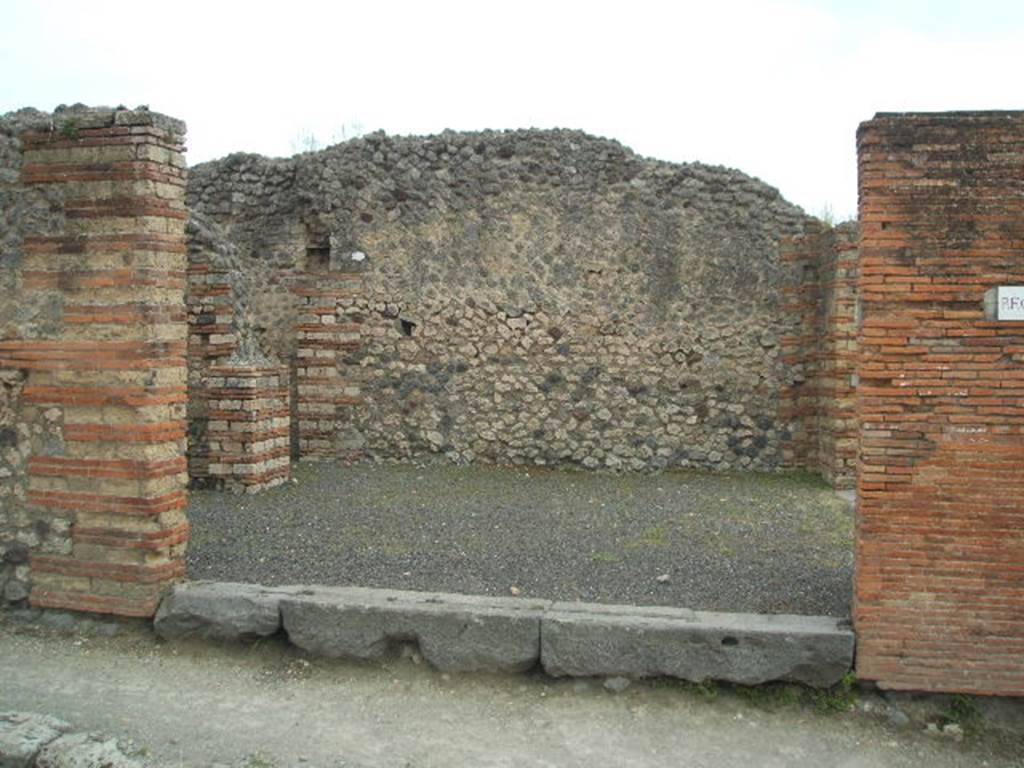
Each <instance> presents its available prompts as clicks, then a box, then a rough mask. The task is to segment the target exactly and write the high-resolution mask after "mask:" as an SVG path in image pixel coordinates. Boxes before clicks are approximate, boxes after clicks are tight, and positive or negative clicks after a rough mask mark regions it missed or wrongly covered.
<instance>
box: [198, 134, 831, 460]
mask: <svg viewBox="0 0 1024 768" xmlns="http://www.w3.org/2000/svg"><path fill="white" fill-rule="evenodd" d="M189 207H190V209H191V210H192V211H194V212H195V213H197V214H198V215H199V216H201V217H203V219H204V220H205V221H207V222H210V223H212V224H213V225H214V226H215V227H216V228H217V230H218V231H219V232H220V233H222V235H223V238H224V239H225V240H226V241H227V242H229V243H230V244H231V246H232V247H233V248H234V249H235V250H236V254H237V257H238V259H239V260H240V264H241V271H242V272H244V273H251V274H255V275H260V276H261V277H260V279H258V280H256V281H254V283H255V284H256V285H257V286H258V287H257V288H256V289H255V290H254V292H252V293H251V294H250V295H251V298H250V299H249V300H247V301H237V302H235V303H234V306H233V307H232V309H231V310H230V311H231V312H234V313H240V312H241V313H244V314H246V316H247V317H250V318H251V325H252V327H253V330H254V335H255V337H256V338H257V339H258V340H259V346H260V347H261V348H262V351H263V352H266V353H268V354H270V355H273V356H276V357H278V358H279V359H281V360H282V361H285V362H287V363H289V364H290V366H291V367H292V371H293V394H294V396H295V397H294V401H293V412H292V415H293V419H294V420H295V429H294V430H293V431H294V433H295V437H296V442H295V445H294V447H295V449H296V450H297V451H301V453H302V454H303V455H307V456H308V455H319V456H334V457H344V458H351V457H354V456H369V457H379V458H385V459H404V458H410V457H424V456H430V455H443V456H446V457H448V458H450V459H452V460H456V461H486V462H502V463H503V462H509V463H523V462H526V463H547V464H567V465H581V466H585V467H613V468H617V467H626V468H634V469H643V468H651V467H666V466H674V467H680V466H683V467H686V466H695V467H712V468H717V469H729V468H749V469H774V468H778V467H783V466H795V465H797V464H799V463H800V462H799V460H798V459H799V455H798V454H799V451H797V450H795V449H794V448H793V447H792V446H791V444H792V443H793V441H794V439H795V435H797V434H800V433H806V432H807V430H806V429H805V428H804V426H803V425H802V424H801V423H800V419H801V418H802V415H801V414H800V413H799V412H798V411H797V410H795V409H793V408H791V407H789V405H788V403H787V402H786V401H787V398H789V397H790V396H791V393H792V392H793V388H794V384H795V377H796V376H797V375H798V374H799V371H798V370H797V368H798V367H797V366H795V365H794V364H793V361H792V360H788V359H786V358H787V352H786V349H785V348H784V345H783V343H782V340H783V338H785V337H791V336H797V335H799V334H800V333H802V332H803V329H802V328H801V323H802V322H803V318H801V317H798V316H794V315H793V314H792V313H789V312H787V311H786V309H785V307H784V304H785V301H784V297H785V295H786V294H785V292H786V290H787V289H792V288H793V287H794V286H795V285H797V284H798V283H800V282H801V281H804V280H819V279H820V274H819V270H818V268H817V267H815V269H814V270H812V271H811V272H807V271H805V270H804V269H802V267H800V266H798V265H794V264H793V263H792V262H789V261H786V260H784V259H783V258H782V255H781V254H782V247H781V245H780V243H781V241H782V239H783V238H787V237H793V236H798V235H802V234H804V233H805V231H806V230H808V228H810V229H811V230H812V231H817V229H818V227H819V225H818V223H817V222H815V221H814V220H812V219H810V218H809V217H806V216H805V215H804V214H803V213H802V212H801V211H799V209H797V208H795V207H793V206H791V205H789V204H788V203H786V202H785V201H784V200H782V199H781V198H780V197H779V195H778V193H777V192H776V191H775V190H773V189H771V188H769V187H767V186H765V185H763V184H761V183H760V182H758V181H756V180H753V179H750V178H749V177H746V176H744V175H742V174H740V173H737V172H734V171H728V170H725V169H721V168H710V167H706V166H701V165H672V164H668V163H661V162H656V161H651V160H646V159H643V158H640V157H637V156H636V155H634V154H633V153H631V152H629V151H628V150H626V149H624V148H622V147H621V146H620V145H618V144H616V143H614V142H610V141H605V140H600V139H595V138H593V137H590V136H586V135H584V134H582V133H579V132H571V131H544V132H542V131H520V132H511V133H495V132H485V133H478V134H455V133H446V134H443V135H441V136H438V137H432V138H426V139H401V138H390V137H386V136H383V135H379V134H378V135H372V136H368V137H365V138H363V139H358V140H355V141H351V142H348V143H346V144H342V145H339V146H337V147H334V148H331V149H329V150H326V151H324V152H320V153H315V154H309V155H302V156H299V157H297V158H293V159H291V160H268V159H265V158H260V157H256V156H250V155H237V156H232V157H229V158H226V159H225V160H222V161H218V162H215V163H208V164H204V165H201V166H198V167H197V168H195V169H193V172H192V174H191V177H190V185H189ZM830 247H831V246H830ZM825 250H827V249H825ZM821 252H822V253H824V250H822V251H821ZM823 258H824V257H823ZM203 279H205V278H199V277H198V272H197V278H196V282H193V284H192V287H193V292H195V291H196V284H197V282H199V281H201V280H203ZM199 290H201V291H207V290H208V289H207V288H205V287H200V288H199ZM198 303H201V301H198V300H197V302H195V304H198ZM222 303H223V304H224V305H226V304H227V303H228V302H222ZM211 306H212V304H211ZM228 314H230V313H229V312H228V311H227V308H226V306H225V311H224V312H223V313H218V312H204V311H203V310H201V309H198V308H197V309H195V310H194V314H193V316H194V318H197V319H198V318H202V320H201V322H199V321H197V320H194V325H193V328H192V344H193V345H192V349H194V350H195V351H196V355H197V356H201V357H203V358H204V359H207V360H212V359H214V358H215V357H216V355H218V354H221V353H226V352H229V351H230V345H231V343H232V339H231V338H230V333H227V334H225V333H222V331H224V330H226V329H225V328H224V327H221V326H223V323H222V319H223V318H222V315H223V317H226V316H227V315H228ZM211 325H212V326H215V327H216V330H215V331H213V330H211ZM200 337H205V339H206V343H205V346H204V344H203V342H202V340H201V338H200ZM221 343H223V344H224V346H223V347H221V346H220V345H221ZM816 434H817V433H816V432H815V435H816ZM815 439H816V438H815ZM804 453H806V451H805V452H804Z"/></svg>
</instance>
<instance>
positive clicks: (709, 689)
mask: <svg viewBox="0 0 1024 768" xmlns="http://www.w3.org/2000/svg"><path fill="white" fill-rule="evenodd" d="M693 689H694V690H695V691H696V692H697V693H698V694H699V695H700V697H701V698H702V699H704V701H714V700H715V699H717V698H718V694H719V690H718V683H716V682H715V681H714V680H702V681H701V682H699V683H695V684H694V686H693Z"/></svg>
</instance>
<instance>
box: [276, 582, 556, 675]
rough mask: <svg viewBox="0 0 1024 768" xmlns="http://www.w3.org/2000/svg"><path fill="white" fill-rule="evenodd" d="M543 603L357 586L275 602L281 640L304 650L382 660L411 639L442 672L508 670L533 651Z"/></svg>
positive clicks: (527, 663)
mask: <svg viewBox="0 0 1024 768" xmlns="http://www.w3.org/2000/svg"><path fill="white" fill-rule="evenodd" d="M548 605H550V603H548V602H546V601H531V600H519V599H515V598H497V597H475V596H466V595H450V594H440V593H428V592H406V591H394V590H382V589H363V588H345V587H339V588H329V587H322V588H317V589H316V590H315V591H314V593H313V594H298V595H294V596H290V597H286V598H284V599H282V600H281V617H282V621H283V624H284V628H285V631H286V632H287V633H288V638H289V639H290V640H291V642H293V643H294V644H295V645H297V646H299V647H300V648H303V649H305V650H307V651H309V652H310V653H313V654H316V655H319V656H328V657H346V658H354V659H366V660H381V659H384V658H387V657H388V656H390V655H392V654H394V652H395V651H396V649H397V648H398V647H400V646H401V645H402V644H404V643H418V644H419V648H420V653H421V654H422V655H423V658H425V659H426V660H427V661H428V662H430V663H431V664H432V665H433V666H434V667H436V668H438V669H440V670H442V671H447V672H469V671H491V672H514V671H521V670H524V669H528V668H530V667H532V666H533V665H534V664H536V662H537V660H538V659H539V657H540V620H541V614H542V612H543V610H544V609H545V608H546V607H547V606H548Z"/></svg>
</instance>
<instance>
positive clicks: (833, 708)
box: [810, 672, 857, 712]
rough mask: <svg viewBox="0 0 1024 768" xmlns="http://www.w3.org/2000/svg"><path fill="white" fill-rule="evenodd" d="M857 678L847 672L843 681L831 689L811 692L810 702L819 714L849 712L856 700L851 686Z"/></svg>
mask: <svg viewBox="0 0 1024 768" xmlns="http://www.w3.org/2000/svg"><path fill="white" fill-rule="evenodd" d="M856 682H857V676H856V675H855V674H854V673H853V672H847V673H846V674H845V675H844V676H843V679H842V680H840V681H839V682H838V683H836V684H835V685H833V686H832V687H831V688H825V689H822V690H815V691H812V692H811V696H810V701H811V703H812V704H814V706H815V707H816V708H817V709H818V710H819V711H821V712H849V711H850V709H852V708H853V705H854V702H855V700H856V698H857V696H856V694H855V693H854V692H853V686H854V684H855V683H856Z"/></svg>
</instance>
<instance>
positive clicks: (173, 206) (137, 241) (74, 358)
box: [0, 110, 188, 616]
mask: <svg viewBox="0 0 1024 768" xmlns="http://www.w3.org/2000/svg"><path fill="white" fill-rule="evenodd" d="M184 131H185V128H184V125H183V124H182V123H181V122H179V121H177V120H172V119H170V118H166V117H164V116H162V115H158V114H155V113H152V112H149V111H146V110H139V111H127V110H118V111H115V110H88V111H82V112H75V113H68V114H66V115H64V116H60V115H58V116H55V118H54V126H53V128H52V129H51V130H37V131H30V132H27V133H25V134H23V135H22V136H21V142H22V147H23V152H24V155H23V164H22V172H21V184H22V185H23V186H24V187H26V188H27V193H28V192H31V191H32V190H33V188H35V189H37V190H41V189H42V188H45V193H46V194H47V195H49V196H50V198H51V199H53V200H60V205H61V206H62V209H63V210H62V212H63V219H62V224H61V226H60V228H59V229H58V230H57V231H54V230H53V229H51V230H50V231H48V232H46V233H45V234H39V233H33V232H31V231H29V232H27V233H26V237H25V238H24V260H23V263H22V265H21V266H22V268H23V271H22V280H23V288H24V290H25V291H26V292H32V291H39V292H49V293H50V294H52V295H53V296H54V297H56V298H57V300H58V301H59V303H60V304H61V305H62V314H61V321H62V322H61V324H60V330H59V331H58V332H57V333H56V335H54V336H53V337H48V338H45V339H43V338H33V339H16V340H11V341H5V342H2V345H0V367H13V368H18V369H21V370H25V371H28V380H27V381H26V382H25V387H24V390H23V393H22V397H23V398H24V399H25V400H26V401H29V402H32V403H36V404H39V405H40V406H44V407H51V408H55V409H59V410H60V411H61V412H62V418H63V425H64V427H63V443H62V444H60V445H54V446H52V447H51V448H49V449H47V450H50V451H51V452H50V453H46V454H45V455H44V454H38V455H34V456H32V457H31V458H30V460H29V467H28V472H29V490H28V502H29V504H30V505H32V507H33V508H34V510H36V512H37V513H38V514H39V515H40V516H41V517H42V518H49V519H55V520H63V521H65V522H66V524H69V525H70V533H71V547H70V552H67V553H64V554H36V555H34V556H33V557H32V558H31V561H30V578H31V583H32V590H31V595H30V601H31V603H32V604H33V605H35V606H40V607H53V608H67V609H74V610H83V611H96V612H100V613H114V614H121V615H126V616H148V615H151V614H152V613H153V612H154V610H155V608H156V606H157V604H158V601H159V598H160V596H161V594H162V593H163V592H164V590H165V589H166V588H167V586H168V585H169V584H170V583H171V582H173V581H175V580H176V579H180V578H181V577H182V576H183V575H184V572H185V567H184V560H183V554H184V548H185V542H186V541H187V539H188V523H187V522H186V519H185V507H186V503H187V498H186V490H185V487H186V472H185V400H186V387H185V335H186V318H185V310H184V289H185V239H184V226H185V219H186V212H185V204H184V187H185V167H184V166H185V163H184V159H183V157H182V151H183V148H182V142H183V138H184Z"/></svg>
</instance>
